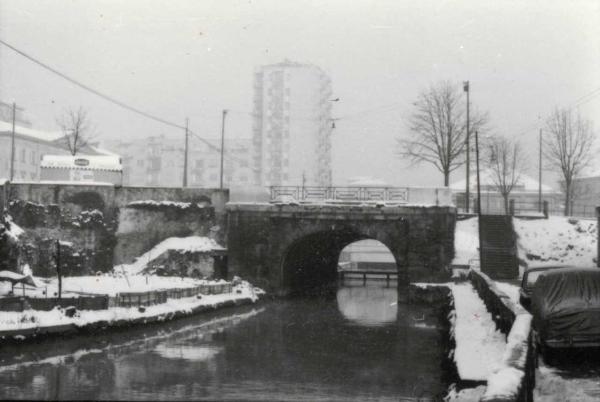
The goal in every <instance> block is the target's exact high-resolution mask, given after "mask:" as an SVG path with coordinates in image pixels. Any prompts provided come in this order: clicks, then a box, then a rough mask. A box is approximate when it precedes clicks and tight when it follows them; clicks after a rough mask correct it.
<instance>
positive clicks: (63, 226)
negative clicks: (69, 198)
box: [8, 200, 116, 276]
mask: <svg viewBox="0 0 600 402" xmlns="http://www.w3.org/2000/svg"><path fill="white" fill-rule="evenodd" d="M72 211H73V209H71V208H61V207H59V206H58V205H54V204H51V205H41V204H35V203H32V202H28V201H22V200H15V201H11V202H10V203H9V207H8V213H9V214H10V215H11V216H12V218H13V220H14V222H15V223H17V224H18V225H19V226H20V227H22V228H23V229H25V233H23V234H22V235H21V236H20V238H19V242H18V245H17V247H16V248H17V250H18V255H19V261H20V263H21V264H25V263H28V264H29V265H30V267H31V268H32V270H33V272H34V274H36V275H39V276H52V275H55V274H56V265H55V256H56V248H57V246H56V241H57V240H60V241H61V242H63V243H62V246H61V269H62V273H63V274H64V275H82V274H91V273H95V272H98V271H101V272H106V271H108V270H110V269H111V268H112V254H113V249H114V245H115V243H116V239H115V236H114V232H115V230H114V227H115V226H116V222H115V221H114V220H108V221H107V220H106V219H105V217H104V214H103V213H102V212H101V211H99V210H97V209H94V210H91V211H88V210H81V212H79V213H77V214H72Z"/></svg>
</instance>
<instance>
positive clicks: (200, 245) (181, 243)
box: [114, 236, 225, 275]
mask: <svg viewBox="0 0 600 402" xmlns="http://www.w3.org/2000/svg"><path fill="white" fill-rule="evenodd" d="M167 250H179V251H188V252H209V251H212V250H225V248H223V247H222V246H220V245H219V244H218V243H217V242H216V241H214V240H213V239H211V238H208V237H201V236H190V237H169V238H168V239H166V240H163V241H162V242H160V243H158V244H157V245H156V246H154V247H153V248H152V249H151V250H150V251H147V252H146V253H144V254H143V255H141V256H140V257H138V258H136V260H135V261H134V262H133V263H131V264H121V265H117V266H116V267H114V271H115V272H122V273H127V274H129V275H135V274H139V273H141V272H142V271H143V270H144V269H145V268H146V265H147V264H148V263H149V262H150V261H152V260H153V259H154V258H156V257H158V256H159V255H161V254H162V253H164V252H165V251H167Z"/></svg>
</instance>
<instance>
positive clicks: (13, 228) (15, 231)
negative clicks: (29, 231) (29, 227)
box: [4, 215, 25, 240]
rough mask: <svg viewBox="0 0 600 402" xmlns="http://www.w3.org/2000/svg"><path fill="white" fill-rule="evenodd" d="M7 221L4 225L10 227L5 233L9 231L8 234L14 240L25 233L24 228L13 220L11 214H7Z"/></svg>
mask: <svg viewBox="0 0 600 402" xmlns="http://www.w3.org/2000/svg"><path fill="white" fill-rule="evenodd" d="M5 222H6V223H7V225H4V227H6V228H7V229H8V230H7V231H6V232H5V233H7V234H8V236H10V237H11V238H12V239H13V240H18V238H19V236H21V235H22V234H23V233H25V230H23V228H21V227H20V226H19V225H17V224H16V223H14V222H13V220H12V217H11V216H10V215H5Z"/></svg>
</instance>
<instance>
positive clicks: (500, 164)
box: [485, 137, 527, 215]
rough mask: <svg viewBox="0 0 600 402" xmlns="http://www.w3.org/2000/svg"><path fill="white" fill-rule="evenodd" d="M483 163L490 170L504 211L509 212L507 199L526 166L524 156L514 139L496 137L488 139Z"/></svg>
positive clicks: (519, 145)
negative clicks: (501, 199) (486, 153)
mask: <svg viewBox="0 0 600 402" xmlns="http://www.w3.org/2000/svg"><path fill="white" fill-rule="evenodd" d="M487 149H488V155H487V158H485V159H486V161H485V165H486V167H487V169H489V171H490V172H491V175H492V182H493V183H494V187H495V188H496V191H498V192H499V193H500V194H501V195H502V198H503V199H504V213H505V214H506V215H508V214H509V207H508V199H509V196H510V193H511V192H512V190H513V189H514V187H515V185H517V183H518V182H519V180H520V179H521V175H522V174H523V171H524V170H525V168H526V163H527V160H526V157H525V153H524V151H523V148H522V146H521V144H520V143H519V142H518V141H516V140H510V139H507V138H504V137H496V138H492V139H490V140H489V146H488V148H487Z"/></svg>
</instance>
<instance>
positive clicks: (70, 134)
mask: <svg viewBox="0 0 600 402" xmlns="http://www.w3.org/2000/svg"><path fill="white" fill-rule="evenodd" d="M56 123H57V124H58V126H59V127H60V129H61V131H62V132H63V142H64V145H65V147H66V148H67V149H68V150H69V152H70V153H71V155H73V156H75V155H76V154H77V153H78V152H80V151H81V150H82V149H84V148H85V147H87V146H88V145H89V143H90V141H91V140H92V139H93V137H94V130H93V127H92V125H91V123H90V121H89V119H88V115H87V112H86V111H85V110H84V109H83V108H81V107H80V108H79V109H77V110H73V109H69V110H67V111H66V112H65V113H64V114H63V115H62V116H61V117H60V118H58V119H57V120H56Z"/></svg>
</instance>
